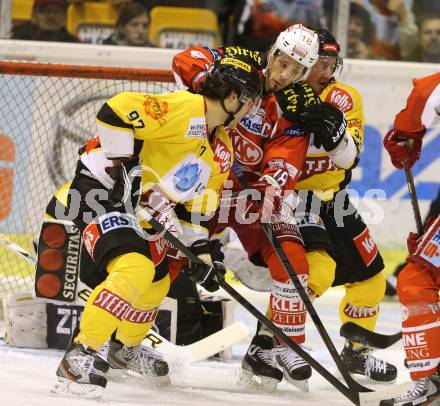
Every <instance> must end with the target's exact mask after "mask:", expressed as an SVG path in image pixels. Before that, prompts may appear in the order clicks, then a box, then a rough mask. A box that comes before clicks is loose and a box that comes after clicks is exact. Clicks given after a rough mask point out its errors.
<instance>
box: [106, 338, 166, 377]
mask: <svg viewBox="0 0 440 406" xmlns="http://www.w3.org/2000/svg"><path fill="white" fill-rule="evenodd" d="M107 362H108V363H109V365H110V367H111V370H110V374H111V376H112V377H115V376H118V372H121V371H123V372H126V373H127V375H129V376H132V377H136V378H142V379H143V380H147V381H149V382H150V383H153V384H155V385H168V384H169V383H170V377H169V368H168V364H167V362H165V361H164V360H163V357H162V354H160V353H159V352H158V351H156V350H154V349H153V348H150V347H146V346H143V345H138V346H135V347H128V346H126V345H123V344H122V343H121V342H120V341H117V340H110V343H109V348H108V353H107Z"/></svg>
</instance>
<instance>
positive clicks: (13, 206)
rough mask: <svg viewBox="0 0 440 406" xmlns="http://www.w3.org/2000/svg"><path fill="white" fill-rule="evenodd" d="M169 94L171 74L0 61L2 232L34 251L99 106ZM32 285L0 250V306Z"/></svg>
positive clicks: (20, 264) (28, 274) (19, 264)
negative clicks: (127, 96)
mask: <svg viewBox="0 0 440 406" xmlns="http://www.w3.org/2000/svg"><path fill="white" fill-rule="evenodd" d="M175 89H176V87H175V83H174V78H173V75H172V72H171V71H169V70H161V69H141V68H116V67H103V66H84V65H62V64H45V63H34V62H12V61H0V100H1V102H0V103H1V106H2V107H1V108H0V233H2V234H4V235H6V236H7V237H8V238H9V239H11V240H12V241H14V242H15V243H17V244H19V245H21V246H23V247H24V248H25V249H27V250H29V251H30V252H33V250H34V248H33V241H34V239H35V237H36V236H37V234H38V232H39V227H40V224H41V220H42V218H43V214H44V211H45V208H46V205H47V203H48V202H49V200H50V198H51V196H52V194H53V192H54V191H55V190H56V189H57V188H58V187H60V186H61V185H63V184H64V183H66V182H67V181H68V180H69V179H70V178H72V177H73V174H74V169H75V165H76V161H77V159H78V153H77V152H78V148H79V147H80V146H81V145H82V144H84V143H85V142H86V141H87V140H88V139H89V138H91V137H93V135H94V133H95V131H96V124H95V118H96V114H97V112H98V110H99V109H100V107H101V106H102V105H103V103H104V102H105V101H106V100H107V99H108V98H110V97H112V96H113V95H115V94H116V93H119V92H122V91H133V92H142V93H164V92H169V91H172V90H175ZM33 283H34V269H33V266H32V265H31V264H29V262H27V261H26V260H25V259H23V258H22V257H20V256H19V255H17V254H15V253H14V252H12V251H10V250H9V249H8V248H6V247H5V246H2V245H0V303H1V299H2V298H3V297H4V296H5V295H6V294H8V293H14V292H24V291H29V290H32V289H33Z"/></svg>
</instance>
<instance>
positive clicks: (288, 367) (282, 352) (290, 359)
mask: <svg viewBox="0 0 440 406" xmlns="http://www.w3.org/2000/svg"><path fill="white" fill-rule="evenodd" d="M277 361H278V364H279V365H280V366H281V367H282V368H283V373H284V378H286V380H287V382H289V383H290V384H292V385H293V386H295V387H296V388H298V389H299V390H301V391H303V392H308V391H309V383H308V380H309V378H310V377H311V376H312V367H311V366H310V365H309V364H308V363H307V362H306V361H304V359H303V358H302V357H300V356H299V355H298V354H297V353H296V352H295V351H293V350H292V349H290V348H289V347H282V348H279V349H278V355H277Z"/></svg>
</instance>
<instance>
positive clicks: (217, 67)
mask: <svg viewBox="0 0 440 406" xmlns="http://www.w3.org/2000/svg"><path fill="white" fill-rule="evenodd" d="M233 91H234V92H236V93H237V95H238V101H239V103H238V106H237V108H236V110H235V111H230V110H228V108H227V107H226V106H225V98H226V96H227V95H229V94H230V93H231V92H233ZM200 93H201V94H203V95H204V96H206V97H209V98H211V99H218V100H220V103H221V106H222V108H223V110H224V111H225V112H226V113H227V114H228V117H227V119H226V120H225V122H224V123H223V125H224V126H225V127H228V126H231V127H234V125H231V124H234V123H236V120H235V121H234V119H235V115H236V114H237V113H238V112H239V111H240V110H241V109H242V107H243V106H244V105H245V104H246V102H248V101H252V102H258V101H259V100H260V97H261V94H262V72H259V71H258V70H257V68H256V67H254V66H253V65H251V64H248V63H246V62H243V61H242V60H239V59H236V58H233V57H229V56H223V57H221V58H218V59H217V60H216V61H215V62H214V64H213V65H212V66H211V68H210V69H209V71H208V73H207V74H206V79H205V81H204V82H203V84H202V85H201V89H200ZM257 105H258V103H257Z"/></svg>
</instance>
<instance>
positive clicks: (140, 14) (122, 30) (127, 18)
mask: <svg viewBox="0 0 440 406" xmlns="http://www.w3.org/2000/svg"><path fill="white" fill-rule="evenodd" d="M149 26H150V15H149V11H148V9H147V8H146V7H145V6H144V5H143V4H140V3H136V2H134V3H129V4H127V5H126V6H124V7H123V8H122V9H121V12H120V14H119V17H118V20H117V21H116V27H115V32H114V33H113V34H112V35H110V37H108V38H107V39H105V40H104V41H103V44H106V45H128V46H136V47H153V46H154V45H153V44H152V43H151V42H150V41H149V40H148V28H149Z"/></svg>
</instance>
